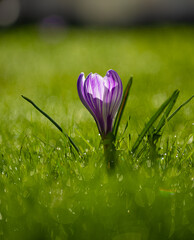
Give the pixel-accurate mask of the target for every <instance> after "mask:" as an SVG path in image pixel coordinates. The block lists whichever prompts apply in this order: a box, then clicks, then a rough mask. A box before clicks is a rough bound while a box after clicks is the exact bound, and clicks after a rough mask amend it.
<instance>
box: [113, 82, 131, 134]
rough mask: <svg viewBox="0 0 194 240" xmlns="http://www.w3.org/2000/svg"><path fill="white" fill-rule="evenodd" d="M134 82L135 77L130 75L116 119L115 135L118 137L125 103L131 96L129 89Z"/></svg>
mask: <svg viewBox="0 0 194 240" xmlns="http://www.w3.org/2000/svg"><path fill="white" fill-rule="evenodd" d="M132 82H133V77H130V79H129V81H128V83H127V86H126V88H125V91H124V94H123V99H122V102H121V105H120V107H119V110H118V112H117V115H116V118H115V121H114V126H113V135H114V137H115V138H116V135H117V131H118V128H119V124H120V121H121V118H122V115H123V112H124V109H125V105H126V103H127V99H128V96H129V91H130V89H131V85H132Z"/></svg>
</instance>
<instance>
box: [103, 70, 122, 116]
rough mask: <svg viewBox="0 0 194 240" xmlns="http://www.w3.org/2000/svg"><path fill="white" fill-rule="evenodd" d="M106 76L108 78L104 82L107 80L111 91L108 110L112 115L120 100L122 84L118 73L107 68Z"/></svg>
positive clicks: (116, 109)
mask: <svg viewBox="0 0 194 240" xmlns="http://www.w3.org/2000/svg"><path fill="white" fill-rule="evenodd" d="M106 77H107V80H108V81H106V82H109V85H110V88H109V89H110V91H111V93H110V96H111V99H110V105H109V112H110V114H111V116H112V117H114V116H115V114H116V112H117V111H118V109H119V106H120V104H121V101H122V95H123V85H122V82H121V79H120V77H119V75H118V73H117V72H115V71H114V70H109V71H108V72H107V74H106Z"/></svg>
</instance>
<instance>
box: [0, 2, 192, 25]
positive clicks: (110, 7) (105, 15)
mask: <svg viewBox="0 0 194 240" xmlns="http://www.w3.org/2000/svg"><path fill="white" fill-rule="evenodd" d="M53 14H54V15H58V16H60V17H61V18H62V19H63V21H64V22H65V23H67V24H69V23H76V24H84V25H91V24H96V25H112V26H115V25H119V26H128V25H133V24H137V23H149V22H152V23H153V22H164V21H165V22H172V21H174V22H176V21H193V20H194V2H193V1H192V0H170V1H169V0H105V1H103V0H98V1H95V0H72V1H71V0H42V1H39V0H34V1H30V0H1V1H0V25H1V26H8V25H12V24H15V23H18V22H20V23H21V22H23V23H25V22H27V21H28V22H29V21H31V22H32V21H39V20H41V19H43V18H45V17H48V16H49V15H53Z"/></svg>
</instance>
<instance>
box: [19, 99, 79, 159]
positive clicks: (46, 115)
mask: <svg viewBox="0 0 194 240" xmlns="http://www.w3.org/2000/svg"><path fill="white" fill-rule="evenodd" d="M22 97H23V98H24V99H25V100H26V101H28V102H29V103H31V104H32V105H33V106H34V107H35V108H36V109H37V110H38V111H39V112H40V113H42V114H43V115H44V116H45V117H46V118H47V119H48V120H49V121H50V122H52V123H53V124H54V125H55V127H56V128H58V129H59V131H60V132H62V133H63V134H64V135H65V137H66V138H67V139H68V140H69V142H70V144H71V145H72V146H73V147H74V149H75V150H76V151H77V153H78V154H79V155H81V152H80V150H79V148H78V147H77V146H76V145H75V143H74V142H73V140H72V139H71V138H70V137H69V136H68V134H67V133H66V132H64V131H63V129H62V128H61V127H60V126H59V124H58V123H56V122H55V121H54V120H53V119H52V118H51V117H50V116H49V115H48V114H46V113H45V112H44V111H42V110H41V109H40V108H39V107H38V106H37V105H36V104H35V103H34V102H33V101H32V100H30V99H29V98H27V97H24V96H23V95H22Z"/></svg>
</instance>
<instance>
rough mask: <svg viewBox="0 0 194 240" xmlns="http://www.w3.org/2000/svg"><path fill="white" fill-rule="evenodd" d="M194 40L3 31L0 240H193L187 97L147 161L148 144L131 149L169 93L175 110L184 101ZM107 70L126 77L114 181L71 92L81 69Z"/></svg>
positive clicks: (193, 116)
mask: <svg viewBox="0 0 194 240" xmlns="http://www.w3.org/2000/svg"><path fill="white" fill-rule="evenodd" d="M193 39H194V31H193V26H158V27H137V28H131V29H91V28H88V29H87V28H66V29H64V30H63V31H60V32H56V37H54V35H53V32H48V30H45V29H43V28H42V27H37V26H25V27H18V28H13V29H8V30H6V29H4V30H1V31H0V239H30V240H32V239H41V240H42V239H56V240H60V239H80V240H81V239H112V240H128V239H130V240H155V239H157V240H158V239H159V240H160V239H161V240H164V239H165V240H166V239H170V240H178V239H180V240H182V239H184V240H187V239H188V240H190V239H193V238H194V219H193V216H194V191H193V188H194V171H193V154H194V151H193V145H194V141H193V130H194V125H193V124H194V122H193V120H194V111H193V101H191V102H189V103H188V104H187V105H186V106H185V107H184V108H182V109H181V110H180V111H179V112H178V113H177V114H176V116H175V117H174V118H172V119H171V120H170V121H169V122H168V123H167V124H166V125H165V127H164V128H163V129H162V132H161V135H162V136H161V138H160V140H159V142H158V145H157V148H156V151H155V152H154V153H153V151H152V149H151V147H150V145H149V144H148V140H147V138H146V137H145V138H144V139H143V141H142V143H141V145H140V146H139V152H138V154H132V153H131V147H132V146H133V144H134V142H135V140H136V139H137V137H138V135H139V134H140V132H141V130H142V129H143V128H144V126H145V123H146V122H148V121H149V119H150V117H151V116H152V115H153V114H154V112H155V111H156V110H157V109H158V108H159V107H160V105H161V104H162V103H163V102H164V101H165V100H166V99H167V98H168V97H170V96H171V94H172V93H173V91H174V90H176V89H179V90H180V94H179V98H178V100H177V102H176V104H175V107H174V110H175V109H176V108H177V107H179V106H180V105H181V104H182V103H183V102H185V101H186V100H187V99H188V98H189V97H191V96H192V95H193V90H194V54H193V53H194V44H193ZM109 69H114V70H115V71H117V72H118V74H119V76H120V77H121V79H122V82H123V86H124V87H125V86H126V84H127V82H128V80H129V78H130V76H133V84H132V88H131V91H130V95H129V98H128V102H127V105H126V108H125V112H124V115H123V118H122V120H121V124H120V128H119V131H118V142H117V145H118V164H117V167H116V168H115V170H114V171H112V173H110V172H108V171H107V169H106V164H105V161H104V156H103V148H102V146H101V144H100V142H101V141H100V136H99V134H98V130H97V127H96V124H95V121H94V120H93V119H92V117H91V115H90V114H89V112H88V111H87V110H86V108H85V107H84V106H83V105H82V103H81V101H80V99H79V97H78V94H77V79H78V76H79V74H80V73H81V72H84V73H85V75H88V74H89V73H90V72H97V73H99V74H100V75H102V76H104V75H105V74H106V72H107V70H109ZM21 95H24V96H26V97H29V98H30V99H32V100H33V101H34V102H35V103H36V104H37V105H38V106H39V107H40V108H41V109H43V110H44V111H45V112H46V113H48V114H49V115H50V116H51V117H52V118H53V119H54V120H55V121H57V123H59V124H60V125H61V126H62V128H63V129H64V130H65V131H66V132H67V133H68V135H69V136H70V137H71V138H72V139H73V141H74V142H75V143H76V145H77V146H79V148H80V149H81V151H82V152H83V155H82V157H80V156H79V155H78V154H77V153H76V151H74V149H72V146H71V145H70V144H69V142H68V140H67V138H65V137H64V136H63V135H62V134H61V133H60V132H59V131H58V130H57V129H56V128H55V127H54V126H53V125H52V124H51V123H50V122H49V121H48V120H47V119H46V118H45V117H44V116H42V115H41V114H40V113H39V112H38V111H37V110H35V109H34V108H33V107H32V105H30V104H29V103H28V102H26V101H25V100H24V99H23V98H22V97H21ZM172 112H173V111H172ZM129 117H130V120H129ZM127 122H128V127H127V129H126V131H124V129H125V126H126V123H127ZM123 132H124V133H123ZM141 150H142V151H141Z"/></svg>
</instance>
